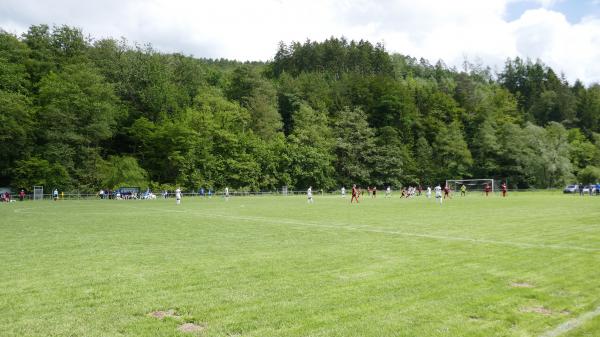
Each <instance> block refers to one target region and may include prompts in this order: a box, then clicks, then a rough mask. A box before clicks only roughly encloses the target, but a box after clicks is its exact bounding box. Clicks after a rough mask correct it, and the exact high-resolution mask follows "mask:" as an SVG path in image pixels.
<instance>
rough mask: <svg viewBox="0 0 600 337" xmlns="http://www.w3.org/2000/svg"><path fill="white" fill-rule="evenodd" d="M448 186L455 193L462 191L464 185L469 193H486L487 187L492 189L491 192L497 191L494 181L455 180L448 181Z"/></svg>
mask: <svg viewBox="0 0 600 337" xmlns="http://www.w3.org/2000/svg"><path fill="white" fill-rule="evenodd" d="M446 185H447V186H448V187H449V188H450V189H451V190H452V191H454V192H458V191H460V189H461V187H462V186H463V185H464V186H465V187H466V188H467V191H485V187H486V186H489V187H490V192H492V193H493V192H494V191H495V185H494V179H453V180H446Z"/></svg>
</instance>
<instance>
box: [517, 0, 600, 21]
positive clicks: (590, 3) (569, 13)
mask: <svg viewBox="0 0 600 337" xmlns="http://www.w3.org/2000/svg"><path fill="white" fill-rule="evenodd" d="M540 7H544V6H543V4H541V3H540V2H539V1H535V0H524V1H516V2H512V3H508V5H507V8H506V15H505V17H506V19H507V20H509V21H513V20H516V19H518V18H519V17H521V15H522V14H523V13H524V12H525V11H526V10H530V9H537V8H540ZM545 7H546V8H549V9H552V10H554V11H557V12H561V13H562V14H564V15H565V16H566V17H567V20H568V21H569V22H570V23H577V22H579V21H581V19H582V18H583V17H584V16H590V15H591V16H596V17H600V0H563V1H551V2H548V3H547V5H546V6H545Z"/></svg>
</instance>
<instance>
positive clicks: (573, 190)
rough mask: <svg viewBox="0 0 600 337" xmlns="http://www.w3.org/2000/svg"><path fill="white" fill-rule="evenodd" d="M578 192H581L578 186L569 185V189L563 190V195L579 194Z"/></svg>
mask: <svg viewBox="0 0 600 337" xmlns="http://www.w3.org/2000/svg"><path fill="white" fill-rule="evenodd" d="M578 192H579V186H578V185H567V187H565V189H564V190H563V193H578Z"/></svg>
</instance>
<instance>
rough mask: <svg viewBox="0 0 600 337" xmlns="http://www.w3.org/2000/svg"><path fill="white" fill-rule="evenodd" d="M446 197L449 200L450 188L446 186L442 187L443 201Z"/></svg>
mask: <svg viewBox="0 0 600 337" xmlns="http://www.w3.org/2000/svg"><path fill="white" fill-rule="evenodd" d="M446 197H447V198H448V199H450V187H448V185H447V184H446V185H444V199H446Z"/></svg>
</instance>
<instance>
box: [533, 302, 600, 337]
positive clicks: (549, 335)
mask: <svg viewBox="0 0 600 337" xmlns="http://www.w3.org/2000/svg"><path fill="white" fill-rule="evenodd" d="M598 316H600V307H597V308H596V310H594V311H590V312H586V313H584V314H583V315H581V316H579V317H577V318H574V319H571V320H568V321H566V322H564V323H563V324H561V325H559V326H557V327H556V328H554V329H553V330H550V331H547V332H545V333H544V334H542V335H540V337H558V336H562V335H564V334H565V333H567V332H570V331H572V330H575V329H577V328H578V327H580V326H581V325H583V324H585V323H586V322H588V321H590V320H592V319H594V318H596V317H598Z"/></svg>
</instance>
